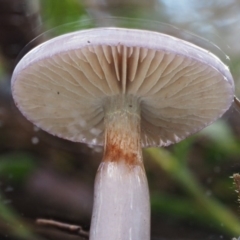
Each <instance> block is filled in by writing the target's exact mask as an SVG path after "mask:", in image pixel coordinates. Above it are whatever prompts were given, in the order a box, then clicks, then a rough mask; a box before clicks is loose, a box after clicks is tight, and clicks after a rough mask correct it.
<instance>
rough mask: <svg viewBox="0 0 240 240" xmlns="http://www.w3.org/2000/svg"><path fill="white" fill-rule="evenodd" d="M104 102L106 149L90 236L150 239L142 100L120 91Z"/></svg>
mask: <svg viewBox="0 0 240 240" xmlns="http://www.w3.org/2000/svg"><path fill="white" fill-rule="evenodd" d="M105 105H106V108H105V119H104V123H105V149H104V157H103V162H102V163H101V165H100V167H99V169H98V172H97V176H96V180H95V189H94V193H95V194H94V207H93V216H92V222H91V230H90V239H91V240H106V239H129V240H130V239H133V240H149V239H150V206H149V191H148V183H147V178H146V175H145V170H144V166H143V162H142V150H141V134H140V130H141V129H140V104H139V100H138V99H137V98H136V97H133V96H131V95H119V96H115V97H110V98H109V99H108V100H107V103H106V104H105Z"/></svg>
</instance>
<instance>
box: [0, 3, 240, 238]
mask: <svg viewBox="0 0 240 240" xmlns="http://www.w3.org/2000/svg"><path fill="white" fill-rule="evenodd" d="M239 13H240V1H239V0H228V1H221V0H215V1H213V0H212V1H211V0H208V1H207V0H203V1H197V0H180V1H176V0H85V1H83V0H82V1H81V0H0V239H9V240H11V239H53V240H54V239H56V240H61V239H65V240H67V239H85V238H84V237H81V236H79V235H78V234H76V233H73V232H69V231H63V230H62V229H58V228H54V227H51V226H50V227H46V226H43V225H39V224H37V223H36V220H37V219H40V218H44V219H53V220H56V221H60V222H64V223H67V224H75V225H80V226H82V227H83V229H84V230H85V231H88V230H89V225H90V218H91V209H92V198H93V183H94V176H95V173H96V170H97V168H98V165H99V163H100V161H101V156H102V149H101V148H100V149H99V148H98V149H94V148H91V147H89V146H85V145H83V144H77V143H71V142H67V141H64V140H61V139H58V138H56V137H53V136H51V135H49V134H47V133H45V132H43V131H41V130H39V129H37V128H36V127H34V126H33V125H32V124H31V123H29V122H28V121H27V120H26V119H25V118H24V117H23V116H22V115H21V114H20V112H19V111H18V110H17V108H16V107H15V105H14V103H13V100H12V96H11V90H10V79H11V73H12V71H13V69H14V66H15V65H16V63H17V61H19V60H20V58H21V57H22V56H23V55H24V54H26V53H27V51H29V50H30V49H31V48H33V47H34V46H36V45H38V44H39V43H41V42H43V41H45V40H47V39H49V38H51V37H53V36H56V35H59V34H61V33H64V32H69V31H72V30H76V29H81V28H88V27H93V26H106V25H107V26H111V25H115V26H119V25H124V26H127V27H135V28H136V27H137V28H138V27H139V28H147V29H155V30H159V31H163V32H165V33H169V34H172V35H174V36H177V37H180V38H183V39H186V40H190V41H192V42H194V43H196V44H198V45H200V46H204V47H206V48H209V49H210V50H212V51H213V52H214V53H215V54H217V55H218V56H219V57H220V58H221V59H222V60H223V61H224V62H225V63H226V64H227V65H228V66H229V67H230V69H231V72H232V74H233V77H234V79H235V84H236V95H237V96H240V92H239V91H240V87H239V84H240V81H239V78H240V44H239V32H240V14H239ZM113 16H115V17H125V18H128V19H116V18H115V19H111V17H113ZM133 19H138V20H133ZM149 20H151V21H156V22H151V21H149ZM73 22H74V24H69V23H73ZM160 22H161V23H160ZM162 23H165V24H167V25H164V24H162ZM62 25H64V26H62ZM56 27H57V28H56ZM51 29H53V30H51ZM49 30H51V31H49ZM46 31H48V32H46ZM185 31H189V32H191V33H192V34H193V35H189V34H186V33H185ZM44 32H46V33H45V34H42V33H44ZM40 34H42V35H41V36H40V37H38V38H37V39H35V38H36V37H37V36H39V35H40ZM195 35H196V36H195ZM201 38H205V39H206V40H203V39H201ZM34 39H35V40H34ZM239 119H240V110H239V108H238V107H237V106H235V105H233V106H232V108H231V109H230V110H229V111H228V112H227V113H226V114H225V116H224V117H223V118H222V119H220V120H218V121H217V122H216V123H214V124H213V125H212V126H210V127H208V128H206V129H205V130H203V131H201V132H200V133H198V134H196V135H194V136H192V137H190V138H189V139H187V140H185V141H183V142H181V143H179V144H176V145H174V146H171V147H168V148H165V149H146V150H144V163H145V166H146V171H147V176H148V179H149V187H150V194H151V208H152V223H151V225H152V230H151V231H152V232H151V236H152V237H151V239H153V240H155V239H195V240H196V239H199V240H200V239H201V240H202V239H231V238H233V237H239V236H240V218H239V216H240V210H239V203H238V193H237V192H236V189H237V187H236V186H234V184H233V179H232V178H231V176H232V175H233V174H234V173H238V172H240V124H239Z"/></svg>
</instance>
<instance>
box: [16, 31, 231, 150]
mask: <svg viewBox="0 0 240 240" xmlns="http://www.w3.org/2000/svg"><path fill="white" fill-rule="evenodd" d="M87 32H88V31H79V32H77V33H72V34H67V35H64V36H63V37H60V38H58V39H55V40H56V41H55V42H54V39H53V40H51V41H50V42H49V43H48V42H46V43H44V44H42V45H41V46H39V48H37V49H36V50H33V51H32V52H30V53H29V54H27V55H26V56H25V57H24V58H23V59H22V61H21V62H20V63H19V65H18V66H17V68H16V70H15V71H14V74H13V78H12V90H13V97H14V100H15V102H16V104H17V106H18V107H19V109H20V110H21V111H22V113H23V114H24V115H25V116H26V117H27V118H28V119H29V120H30V121H32V122H33V123H34V124H36V125H37V126H38V127H40V128H42V129H44V130H45V131H47V132H49V133H51V134H53V135H57V136H59V137H62V138H65V139H69V140H72V141H76V142H86V143H89V144H98V145H101V144H102V143H103V134H104V104H105V103H106V101H108V98H109V97H112V96H117V95H120V94H125V95H133V96H136V98H138V99H139V101H140V104H141V131H142V145H143V146H167V145H169V144H172V143H175V142H178V141H180V140H182V139H184V138H186V137H187V136H188V135H191V134H193V133H195V132H197V131H199V130H200V129H202V128H204V127H205V126H207V125H209V124H211V123H212V122H213V121H215V120H216V119H217V118H218V117H220V116H221V115H222V114H223V113H224V112H225V111H226V110H227V109H228V108H229V107H230V105H231V103H232V100H233V91H234V84H233V80H232V77H231V75H230V73H229V71H228V69H227V68H226V66H225V65H224V64H223V63H222V62H221V61H220V60H219V59H218V58H216V57H215V56H213V55H211V54H209V53H208V52H207V51H205V50H203V49H201V48H198V47H195V46H194V45H192V44H189V43H187V42H184V41H181V40H179V39H176V38H173V37H168V36H166V35H163V34H160V33H155V32H153V33H152V32H147V31H137V30H127V29H112V28H107V29H93V30H89V32H90V33H91V34H90V35H89V36H90V37H86V36H88V35H87ZM131 36H133V37H131ZM167 37H168V38H167ZM114 39H115V44H114ZM131 39H132V40H131ZM146 39H147V41H146ZM166 41H167V42H166ZM63 43H66V44H63ZM68 43H71V44H72V45H68ZM164 43H165V44H164ZM53 44H55V45H54V46H55V48H54V49H53V48H52V46H53ZM64 45H65V48H64ZM175 45H177V47H176V48H177V50H175V49H174V46H175ZM56 49H57V50H56ZM66 49H67V50H66ZM181 50H182V51H181ZM36 54H37V56H36Z"/></svg>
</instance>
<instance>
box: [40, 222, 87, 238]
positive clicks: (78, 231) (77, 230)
mask: <svg viewBox="0 0 240 240" xmlns="http://www.w3.org/2000/svg"><path fill="white" fill-rule="evenodd" d="M36 223H37V224H39V225H44V226H48V227H54V228H58V229H60V230H63V231H68V232H70V233H72V234H75V235H78V236H81V237H84V238H86V239H89V233H88V232H86V231H84V230H83V229H82V227H81V226H77V225H72V224H68V223H62V222H58V221H55V220H48V219H37V220H36Z"/></svg>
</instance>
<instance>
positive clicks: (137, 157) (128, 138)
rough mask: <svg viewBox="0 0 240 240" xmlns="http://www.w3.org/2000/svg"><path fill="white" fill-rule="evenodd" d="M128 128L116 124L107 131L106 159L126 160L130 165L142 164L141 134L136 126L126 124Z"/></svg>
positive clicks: (111, 160)
mask: <svg viewBox="0 0 240 240" xmlns="http://www.w3.org/2000/svg"><path fill="white" fill-rule="evenodd" d="M125 127H126V129H121V128H118V127H115V126H114V124H113V126H111V128H110V129H109V128H108V129H107V130H106V132H105V141H106V143H105V144H106V145H105V151H104V158H103V159H104V161H110V162H119V161H124V162H125V163H126V164H127V165H129V166H135V165H141V163H142V149H141V142H140V139H139V138H140V134H139V131H138V129H136V126H134V128H135V129H132V130H133V131H131V130H130V129H131V126H129V128H128V126H125ZM134 130H135V131H136V132H135V131H134Z"/></svg>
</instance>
